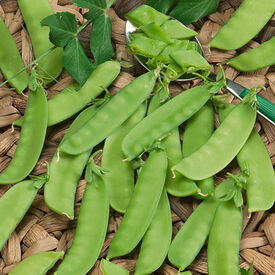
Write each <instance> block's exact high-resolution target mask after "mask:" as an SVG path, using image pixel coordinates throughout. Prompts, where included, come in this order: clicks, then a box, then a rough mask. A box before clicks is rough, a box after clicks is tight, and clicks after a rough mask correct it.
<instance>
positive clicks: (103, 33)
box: [90, 14, 115, 64]
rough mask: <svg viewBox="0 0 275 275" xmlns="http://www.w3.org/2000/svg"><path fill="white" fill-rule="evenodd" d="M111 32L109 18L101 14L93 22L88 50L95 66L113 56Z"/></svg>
mask: <svg viewBox="0 0 275 275" xmlns="http://www.w3.org/2000/svg"><path fill="white" fill-rule="evenodd" d="M111 32H112V25H111V20H110V18H109V16H107V15H106V14H103V15H101V16H99V17H97V18H96V19H95V20H94V22H93V32H92V35H91V38H90V48H91V51H92V54H93V56H94V59H95V62H96V63H97V64H101V63H103V62H105V61H107V60H109V59H111V58H112V57H113V56H114V54H115V53H114V49H113V46H112V42H111Z"/></svg>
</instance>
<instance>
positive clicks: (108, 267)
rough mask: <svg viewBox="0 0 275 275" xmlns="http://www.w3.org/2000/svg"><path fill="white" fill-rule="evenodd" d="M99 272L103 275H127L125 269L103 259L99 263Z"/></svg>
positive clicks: (127, 272)
mask: <svg viewBox="0 0 275 275" xmlns="http://www.w3.org/2000/svg"><path fill="white" fill-rule="evenodd" d="M100 270H101V271H102V273H103V275H114V274H115V275H129V271H128V270H127V269H125V268H123V267H121V266H119V265H117V264H114V263H112V262H110V261H107V260H105V259H102V260H101V262H100Z"/></svg>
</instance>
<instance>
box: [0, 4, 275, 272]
mask: <svg viewBox="0 0 275 275" xmlns="http://www.w3.org/2000/svg"><path fill="white" fill-rule="evenodd" d="M246 2H249V0H248V1H247V0H246V1H244V3H246ZM251 2H252V1H251ZM254 2H255V1H254ZM18 4H19V7H20V10H21V12H22V15H23V17H24V20H25V23H26V26H27V28H28V31H29V34H30V38H31V40H32V44H33V48H34V52H35V55H36V57H39V56H40V55H41V54H43V53H45V52H47V51H48V50H49V49H50V48H51V47H52V44H51V43H50V42H49V41H48V31H47V30H45V29H44V32H43V33H39V35H38V33H37V31H38V29H39V28H40V25H39V22H40V21H41V20H42V19H43V18H44V17H45V16H48V15H50V14H52V13H53V12H52V10H51V7H50V5H49V2H48V0H41V1H39V5H43V7H42V6H39V9H37V10H38V13H37V14H35V15H34V14H33V13H32V12H31V9H29V6H30V0H18ZM36 4H37V3H36V1H34V2H33V1H32V5H36ZM126 17H127V19H128V20H130V21H131V23H132V24H134V25H135V26H136V27H137V32H136V33H134V34H132V36H131V39H130V42H129V45H128V46H127V49H128V50H129V52H131V53H133V54H136V55H139V56H143V57H144V58H146V62H147V63H146V64H147V66H148V68H150V71H149V72H147V73H144V74H143V75H141V76H139V77H137V78H136V79H134V80H133V81H132V82H131V83H130V84H128V85H127V86H125V87H124V88H122V89H121V90H120V91H119V92H118V93H117V94H116V95H114V96H110V94H109V92H108V91H107V88H108V86H110V84H111V83H112V82H113V81H114V80H115V79H116V78H117V76H118V75H119V73H120V63H119V62H118V61H115V60H110V61H106V62H105V63H102V64H100V65H98V66H97V68H96V69H95V70H94V71H93V73H92V74H91V76H90V77H89V79H88V80H87V82H86V83H85V84H84V86H83V87H81V89H80V90H78V91H77V90H76V87H77V85H76V84H72V85H71V86H69V87H67V88H65V89H64V90H62V91H61V92H60V93H58V94H57V95H55V96H53V97H52V98H51V99H50V100H48V101H47V98H46V94H45V90H44V86H43V85H44V84H45V82H44V83H43V82H42V81H41V79H42V78H41V73H43V72H44V73H45V71H46V72H47V75H52V76H53V77H54V78H57V77H58V75H59V74H60V72H61V70H62V61H61V56H62V50H60V49H55V50H54V51H50V54H48V55H46V56H45V57H44V58H43V59H41V60H40V61H41V62H40V61H39V62H38V64H37V68H36V67H33V68H32V69H31V71H30V77H28V75H27V72H26V71H25V70H24V65H23V63H22V64H21V63H20V62H16V60H17V59H18V58H21V57H20V55H19V53H17V52H16V50H17V49H15V48H14V44H13V43H14V41H13V40H9V43H10V45H11V46H10V51H9V52H8V53H9V54H13V53H14V52H15V53H16V54H15V55H13V58H15V61H13V62H16V64H17V65H18V66H16V67H15V68H13V67H11V66H10V64H8V63H5V62H4V63H2V64H6V66H5V65H4V66H3V65H1V70H2V71H3V72H5V73H4V75H5V77H6V78H7V79H8V78H10V77H11V76H12V75H14V73H15V72H19V71H20V73H19V74H17V76H16V77H15V78H13V80H11V81H10V82H9V83H10V85H11V86H13V87H14V88H15V89H16V90H17V91H18V92H19V93H21V92H22V91H23V90H24V89H25V88H26V87H27V85H28V88H29V91H30V93H29V97H28V102H27V106H26V110H25V114H24V117H22V118H20V119H19V120H17V121H15V123H14V125H15V126H20V127H21V135H20V139H19V141H18V144H17V148H16V151H15V154H14V157H13V158H12V160H11V162H10V163H9V166H8V167H7V168H6V170H4V171H3V172H2V174H0V184H15V185H14V186H12V187H11V188H10V189H9V190H8V191H7V192H6V193H5V194H4V195H3V196H2V197H1V198H0V217H1V226H0V250H2V248H3V246H4V244H5V243H6V241H7V240H8V239H9V237H10V235H11V233H12V232H13V231H14V230H15V228H16V226H17V225H18V224H19V223H20V221H21V220H22V219H23V217H24V215H25V214H26V213H27V211H28V209H29V208H30V206H31V204H32V202H33V200H34V198H35V196H36V194H37V193H38V192H40V190H42V188H44V189H43V191H44V199H45V202H46V204H47V206H48V207H49V208H50V209H51V210H53V211H54V212H56V213H58V214H60V215H63V216H66V217H67V218H68V219H71V220H72V219H74V203H75V193H76V189H77V184H78V182H79V180H80V178H81V177H82V175H83V173H84V177H85V179H86V181H87V185H86V188H85V192H84V196H83V199H82V202H81V207H80V212H79V217H78V220H77V226H76V231H75V235H74V238H73V242H72V246H71V247H70V249H69V250H68V252H67V253H66V254H65V256H64V252H42V253H37V254H35V255H32V256H30V257H28V258H26V259H24V260H23V261H22V262H21V263H19V264H18V265H17V266H16V267H15V268H14V269H13V270H12V271H11V272H10V273H9V274H11V275H17V274H18V275H19V274H20V275H25V274H28V275H29V274H30V275H32V274H34V275H42V274H46V273H47V272H48V270H50V269H51V268H52V267H53V266H54V265H55V264H56V263H57V261H58V260H59V259H62V258H63V260H62V262H61V263H60V264H59V266H58V267H57V269H56V271H55V273H54V274H55V275H84V274H86V273H87V272H89V270H90V269H91V268H92V267H93V266H94V265H95V263H96V260H97V259H98V257H99V255H100V251H101V249H102V247H103V244H104V241H105V237H106V234H107V227H108V221H109V208H110V206H111V207H112V208H113V209H114V210H115V211H117V212H119V213H122V214H124V216H123V219H122V222H121V224H120V225H119V227H118V230H117V232H116V233H115V235H114V238H113V240H112V242H111V244H110V247H109V250H108V254H107V257H106V259H102V261H101V265H100V268H101V271H102V273H103V274H105V275H120V274H121V275H122V274H125V275H126V274H129V271H128V270H126V269H125V268H122V267H120V266H118V265H116V264H114V263H112V262H111V260H112V259H114V258H117V257H121V256H125V255H127V254H129V253H130V252H132V251H133V250H134V249H135V248H136V247H138V246H139V244H140V249H139V256H138V259H137V262H136V266H135V275H145V274H151V273H153V272H155V271H156V270H157V269H158V268H159V267H160V266H161V265H162V264H163V262H164V261H165V259H166V258H167V257H168V260H169V261H170V262H171V263H172V264H173V265H174V266H175V267H177V268H178V269H179V273H178V274H185V275H190V274H191V272H190V271H188V270H186V269H187V268H188V266H189V265H190V264H191V263H192V261H193V260H194V259H195V257H196V256H197V255H198V253H199V252H200V250H201V248H202V247H203V246H204V245H205V242H206V241H207V240H208V246H207V261H208V272H209V274H210V275H238V274H239V248H240V240H241V231H242V206H243V190H244V189H245V190H246V201H247V205H248V212H250V213H251V212H257V211H265V210H268V209H270V208H271V207H272V206H273V204H274V199H275V177H274V171H273V166H272V163H271V161H270V158H269V155H268V152H267V150H266V148H265V145H264V143H263V142H262V140H261V137H260V136H259V134H258V132H257V131H256V130H255V129H254V128H253V127H254V124H255V121H256V116H257V108H256V105H257V99H256V94H257V92H258V87H256V88H253V89H251V91H250V93H249V94H248V95H247V96H246V97H245V98H244V100H243V101H242V102H240V103H239V104H237V105H236V106H235V105H232V104H230V103H228V102H227V101H225V100H224V97H221V96H219V95H216V94H217V93H218V92H219V91H220V90H221V89H222V88H224V87H225V86H226V80H225V76H224V72H223V70H222V68H221V71H220V73H219V74H218V75H217V78H216V81H211V80H209V79H208V75H209V73H210V68H211V66H210V64H209V63H208V62H207V61H206V60H205V59H204V58H203V57H202V53H201V51H200V49H199V47H198V46H197V44H196V43H194V42H193V41H192V40H191V39H192V38H193V37H194V36H195V35H196V32H195V31H193V30H191V29H188V28H186V27H184V26H183V25H181V24H180V23H179V22H177V21H176V20H174V19H172V18H170V17H169V16H167V15H165V14H162V13H160V12H158V11H156V10H155V9H153V8H151V7H149V6H147V5H142V6H140V7H138V8H137V9H135V10H133V11H131V12H129V13H128V14H127V15H126ZM234 18H237V16H235V17H232V19H231V20H232V21H233V20H236V19H234ZM232 21H229V22H228V25H229V24H233V23H234V21H233V23H230V22H232ZM263 21H264V19H263ZM3 24H4V23H3V22H2V21H1V19H0V29H2V28H4V29H5V28H6V27H5V25H3ZM38 25H39V26H38ZM251 25H253V24H251ZM229 26H230V25H229ZM224 28H227V25H225V26H224ZM227 34H228V32H225V34H223V33H222V30H221V31H220V33H218V34H217V37H219V36H220V38H214V39H213V42H211V43H212V46H215V47H218V44H215V42H214V41H218V42H219V43H222V42H220V41H224V40H223V39H226V38H223V37H224V36H226V35H227ZM5 35H6V37H7V39H10V34H9V33H8V32H5ZM238 41H239V40H238ZM218 42H217V43H218ZM239 42H240V41H239ZM246 42H247V41H246V40H245V41H243V42H242V43H246ZM240 43H241V42H240ZM7 44H8V43H7ZM225 44H226V45H228V43H225ZM0 47H1V42H0ZM228 47H229V46H228ZM238 47H239V45H238ZM0 58H1V56H0ZM2 61H3V60H2ZM53 61H54V62H53ZM53 64H56V65H54V66H53ZM232 64H233V63H232ZM22 68H23V70H22ZM41 68H43V69H41ZM186 74H188V75H191V76H198V77H201V78H202V79H203V81H204V83H203V85H201V86H196V87H193V88H190V89H188V90H186V91H184V92H182V93H180V94H179V95H177V96H175V97H174V98H170V93H169V84H170V82H171V81H175V80H177V79H178V78H180V77H182V76H184V75H186ZM28 78H29V79H28ZM46 83H49V80H47V81H46ZM102 94H103V95H102ZM100 95H101V96H100ZM88 105H89V106H88ZM87 106H88V107H87ZM215 111H216V112H217V113H218V117H219V121H220V125H219V127H217V128H216V129H215V123H214V113H215ZM76 115H77V116H76ZM73 116H76V118H75V119H74V120H73V122H72V124H71V125H70V127H69V129H68V131H67V132H66V134H65V136H64V137H63V139H62V140H61V142H60V144H59V146H58V149H57V151H56V153H55V155H54V156H53V158H52V161H51V162H50V164H48V169H47V173H45V174H44V175H42V176H39V177H37V176H32V175H31V171H32V170H33V168H34V167H35V165H36V163H37V161H38V159H39V156H40V154H41V151H42V147H43V144H44V141H45V136H46V131H47V127H48V126H52V125H56V124H58V123H60V122H62V121H64V120H66V119H68V118H71V117H73ZM183 124H184V134H183V138H182V140H181V138H180V133H179V129H180V128H181V127H182V125H183ZM101 144H103V149H102V150H97V149H95V150H94V148H98V145H101ZM99 153H102V160H101V165H100V166H99V165H98V164H97V163H96V162H95V161H94V158H95V156H97V155H98V154H99ZM255 156H257V157H255ZM235 158H236V160H237V162H238V165H239V167H240V169H241V173H239V174H230V173H228V174H227V177H228V178H227V179H226V180H225V181H224V182H222V183H221V184H219V185H218V186H217V187H215V185H214V178H213V177H214V175H216V174H217V173H219V172H220V171H222V170H223V169H224V168H226V167H227V165H228V164H229V163H230V162H231V161H232V160H233V159H235ZM26 177H27V179H26ZM168 194H169V195H171V196H176V197H187V196H193V197H194V198H196V199H199V200H201V203H200V204H199V206H198V207H197V208H196V210H195V211H194V212H193V213H192V214H191V216H190V217H189V218H188V219H187V221H186V222H185V223H184V225H183V226H182V228H181V229H180V230H179V231H178V233H177V234H176V236H175V237H174V239H173V240H172V218H171V209H170V203H169V197H168ZM7 209H9V213H8V215H7V213H6V211H7ZM225 236H226V238H225ZM221 244H222V245H221Z"/></svg>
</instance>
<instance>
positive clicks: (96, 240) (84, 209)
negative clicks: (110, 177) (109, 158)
mask: <svg viewBox="0 0 275 275" xmlns="http://www.w3.org/2000/svg"><path fill="white" fill-rule="evenodd" d="M90 165H91V166H93V165H94V164H93V162H91V164H90V163H89V162H88V167H87V168H86V169H88V170H89V169H90ZM91 169H92V168H91ZM86 173H87V170H86ZM86 179H87V185H86V189H85V192H84V196H83V199H82V203H81V206H80V212H79V217H78V221H77V226H76V230H75V235H74V238H73V242H72V246H71V248H70V249H69V251H68V253H67V254H66V256H65V258H64V260H63V262H62V263H61V265H60V266H59V267H58V269H57V270H56V272H55V273H54V275H62V274H64V275H83V274H86V273H87V272H88V271H89V270H90V269H91V268H92V267H93V266H94V264H95V262H96V260H97V258H98V256H99V254H100V251H101V249H102V246H103V244H104V240H105V236H106V232H107V227H108V219H109V200H108V194H107V189H106V186H105V184H104V180H103V177H102V176H101V175H98V174H97V173H92V175H89V178H88V177H86Z"/></svg>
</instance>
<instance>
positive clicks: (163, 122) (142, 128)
mask: <svg viewBox="0 0 275 275" xmlns="http://www.w3.org/2000/svg"><path fill="white" fill-rule="evenodd" d="M210 86H211V85H210ZM209 98H210V88H209V86H208V85H203V86H197V87H194V88H191V89H189V90H187V91H185V92H183V93H181V94H179V95H177V96H176V97H174V98H172V99H171V100H169V101H168V102H166V103H165V104H163V105H162V106H161V107H159V108H158V109H157V110H156V111H154V112H153V113H152V114H150V115H148V116H147V117H145V118H144V119H143V120H142V121H141V122H140V123H139V124H138V125H137V126H135V127H134V128H133V129H132V130H131V131H130V132H129V134H128V135H127V136H126V137H125V138H124V140H123V142H122V150H123V152H124V154H125V156H126V157H127V159H129V160H132V159H134V158H136V157H137V156H139V155H140V154H142V153H143V152H144V151H146V150H148V149H150V148H151V147H152V146H153V145H154V143H155V142H156V141H157V140H159V139H161V138H163V137H164V136H165V135H166V134H167V133H169V132H170V131H171V130H173V129H175V128H176V127H177V126H179V125H180V124H182V123H183V122H184V121H185V120H187V119H188V118H189V117H191V116H192V115H193V114H194V113H196V112H197V111H198V110H199V109H200V108H201V107H202V106H203V105H204V104H205V103H206V102H207V100H208V99H209Z"/></svg>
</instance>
